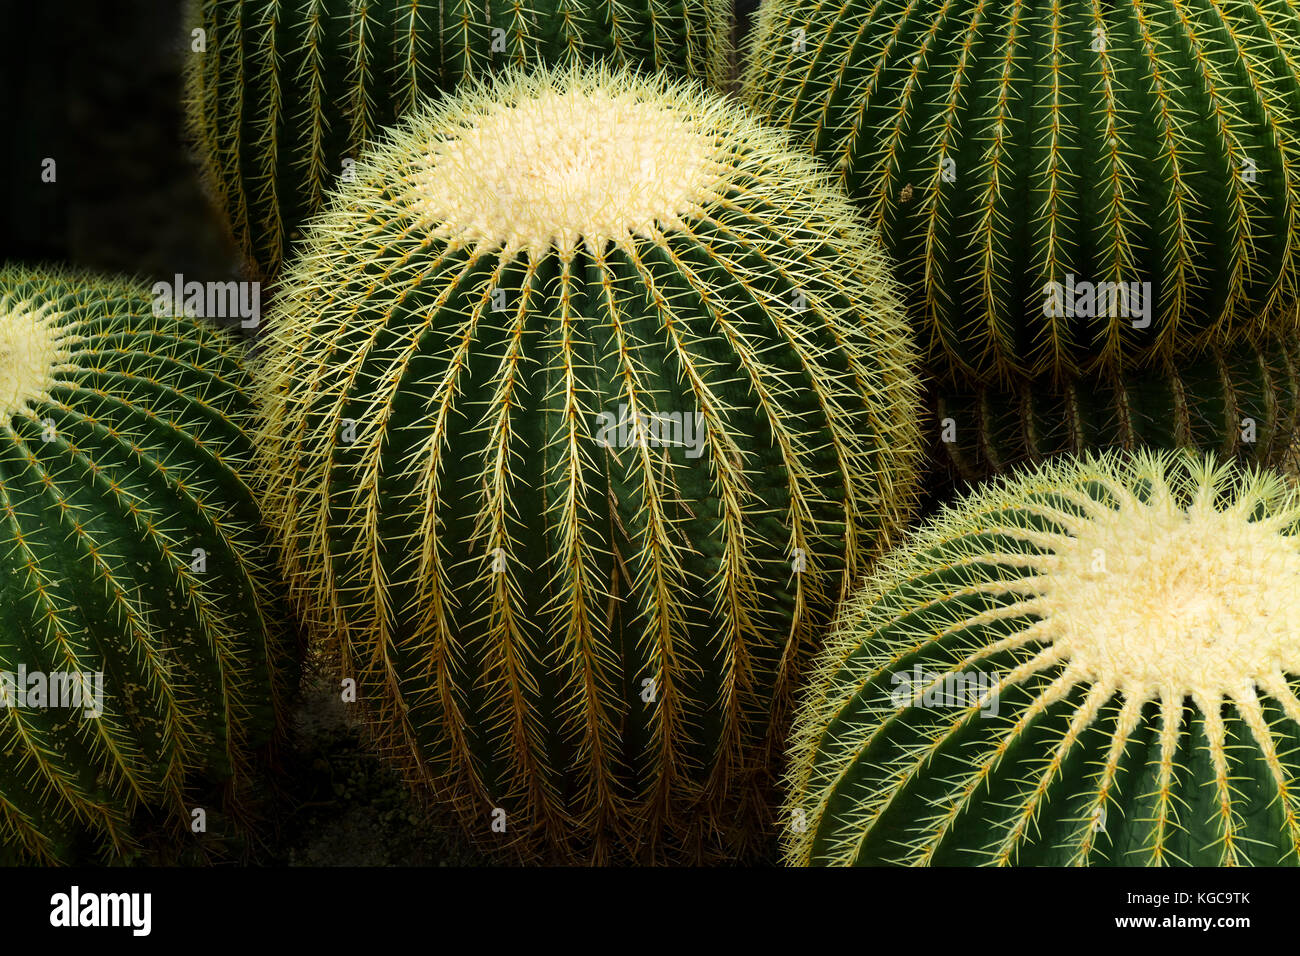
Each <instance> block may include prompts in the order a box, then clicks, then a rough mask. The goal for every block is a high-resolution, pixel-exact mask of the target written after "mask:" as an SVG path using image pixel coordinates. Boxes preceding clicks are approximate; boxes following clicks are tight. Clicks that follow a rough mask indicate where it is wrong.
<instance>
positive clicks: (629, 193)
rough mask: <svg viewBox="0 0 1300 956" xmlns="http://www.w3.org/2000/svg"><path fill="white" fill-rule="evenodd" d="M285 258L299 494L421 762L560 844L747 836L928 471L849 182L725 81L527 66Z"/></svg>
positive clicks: (361, 170) (280, 401)
mask: <svg viewBox="0 0 1300 956" xmlns="http://www.w3.org/2000/svg"><path fill="white" fill-rule="evenodd" d="M281 290H282V291H281V294H280V296H279V298H278V300H277V303H276V305H275V307H274V309H273V313H272V315H271V317H270V322H269V324H268V333H267V337H266V339H265V348H266V353H265V360H264V365H263V369H262V372H261V374H260V388H261V390H262V396H263V404H264V408H265V417H266V425H265V429H264V431H265V435H266V439H265V441H264V443H263V444H262V445H261V452H262V454H261V456H260V462H261V470H262V471H263V472H264V473H265V475H266V478H267V482H268V485H269V487H270V491H269V494H268V498H267V507H266V511H267V514H268V519H269V520H270V521H271V522H272V523H273V524H274V526H276V527H278V529H279V532H280V537H281V539H282V541H283V543H284V549H285V560H286V572H287V575H288V578H289V583H290V588H291V593H292V595H293V597H294V598H295V599H296V602H297V604H298V605H299V607H300V608H301V610H302V611H303V614H304V617H305V619H306V621H307V623H308V625H309V627H310V628H311V629H312V631H313V632H314V633H315V634H316V636H317V637H318V638H320V639H322V640H323V641H325V642H326V644H327V645H328V646H329V647H330V648H332V652H333V654H334V656H335V657H336V659H337V660H338V661H339V662H340V664H341V668H342V673H343V675H344V677H345V678H352V679H355V681H356V688H357V690H358V693H359V696H360V699H361V700H362V701H363V702H365V703H368V704H370V705H372V708H373V711H374V713H373V714H372V718H373V722H374V726H375V727H376V728H377V730H378V732H379V735H380V736H381V737H382V738H383V739H384V740H385V741H386V743H387V746H388V749H389V750H390V751H391V752H392V753H394V754H396V755H398V756H399V757H400V758H401V759H403V760H404V761H405V763H406V764H407V769H408V770H409V772H410V775H411V776H412V778H413V779H414V780H415V781H416V782H417V783H418V784H419V785H420V786H421V787H422V788H427V789H428V790H429V791H430V792H432V793H433V794H435V795H436V796H438V797H439V798H441V799H442V800H443V801H445V802H446V803H448V804H450V805H452V806H453V807H455V809H456V810H457V811H458V812H459V814H460V817H461V819H462V820H463V822H464V825H465V827H466V829H467V830H468V831H469V832H470V834H471V835H473V836H475V837H476V838H478V839H479V840H480V841H481V842H483V843H484V844H488V845H490V846H494V847H509V849H510V851H511V852H518V853H520V854H522V855H525V856H528V857H533V858H551V859H561V860H584V861H605V860H617V859H632V858H635V859H641V860H660V859H669V858H677V859H689V860H702V859H711V858H714V857H716V856H719V855H722V854H730V853H733V852H736V853H744V852H746V851H745V849H744V848H745V847H752V846H753V845H754V842H755V840H756V839H758V838H761V837H762V835H763V834H762V833H761V831H760V826H761V822H762V820H763V819H765V818H768V817H770V810H768V809H767V806H766V803H765V801H766V799H767V794H766V790H765V787H764V785H763V781H764V778H765V775H766V774H767V773H768V770H769V762H770V759H771V757H772V754H771V753H770V751H772V750H773V749H775V751H776V753H777V754H779V752H780V734H781V733H782V728H783V726H784V713H785V710H786V704H785V701H786V698H787V694H788V691H789V689H790V687H791V686H792V682H793V681H794V680H795V679H797V677H798V673H799V668H800V664H801V662H802V661H803V660H804V658H805V656H806V654H807V653H808V652H809V651H810V650H811V649H812V648H813V646H814V643H815V641H816V640H817V638H818V636H819V630H820V628H821V627H822V626H823V625H824V624H825V623H826V621H827V620H828V618H829V616H830V613H831V609H832V607H833V605H834V602H835V601H836V599H837V598H838V597H839V596H840V595H841V594H843V593H844V592H845V589H846V587H847V585H848V584H849V583H850V582H851V581H852V580H853V579H854V577H855V576H856V575H857V574H858V573H859V572H860V571H861V569H862V568H863V567H864V564H865V562H866V561H867V560H868V559H870V558H871V557H872V556H873V555H874V554H875V553H877V552H878V551H879V549H881V548H882V547H883V546H884V545H885V544H886V543H887V542H888V541H889V540H890V539H891V537H892V536H894V535H895V534H896V533H897V531H898V529H899V527H900V526H901V523H902V522H903V521H904V520H905V518H906V515H907V514H908V512H909V510H910V508H911V506H912V498H913V494H914V468H915V465H916V458H917V455H918V452H919V423H918V408H917V406H918V404H919V381H918V379H917V377H916V374H915V372H914V369H913V364H912V363H913V360H914V358H915V356H914V354H913V350H912V345H911V342H910V339H909V338H908V335H907V332H906V327H905V325H904V323H903V318H902V315H901V313H900V308H901V307H900V304H899V302H898V300H897V298H896V296H895V292H894V286H893V284H892V281H891V279H890V277H889V275H888V272H887V269H886V266H885V264H884V261H883V259H882V258H881V256H880V254H879V251H878V249H877V247H876V244H875V242H874V237H872V236H871V235H870V234H869V233H868V232H866V231H865V230H864V229H863V228H862V226H861V223H860V222H859V221H858V220H857V218H856V217H855V214H854V213H853V211H852V209H851V207H850V206H849V204H848V203H847V200H846V199H845V198H844V197H843V196H842V194H840V193H838V192H836V191H835V190H833V189H832V188H830V187H829V185H828V184H827V182H826V177H825V176H824V174H822V173H820V172H818V171H817V169H816V167H815V166H814V164H813V163H812V161H811V159H809V158H807V157H805V156H804V155H803V154H801V153H799V152H797V151H795V150H794V149H792V147H791V146H790V145H789V144H788V142H787V141H786V139H785V138H784V137H783V136H782V135H780V134H778V133H774V132H772V131H769V130H765V129H763V128H761V127H760V126H758V125H757V124H756V123H754V122H753V120H752V119H750V118H749V117H748V116H747V115H746V114H745V113H744V111H743V110H742V109H741V108H739V107H737V106H735V105H732V104H730V103H729V102H727V101H726V100H723V99H722V98H720V97H717V96H715V95H713V94H709V93H705V92H703V91H702V90H700V89H699V88H698V87H693V86H689V85H685V84H675V83H672V82H670V81H667V80H664V79H662V78H641V77H638V76H637V75H636V74H633V73H631V72H627V71H610V70H608V69H606V68H604V67H600V68H596V69H578V68H562V69H557V70H548V71H541V72H538V73H535V74H524V73H514V74H511V75H509V76H507V77H505V78H503V79H501V80H500V82H499V83H498V84H497V85H495V86H479V85H474V86H471V87H469V88H466V89H462V90H461V91H460V92H458V93H457V94H456V95H455V96H454V97H452V98H449V99H446V100H444V101H442V102H441V103H437V104H431V105H430V106H429V107H428V108H425V109H422V110H420V111H418V112H417V113H416V114H414V115H413V117H412V118H410V119H409V121H408V122H406V123H404V124H403V125H401V126H400V127H399V128H397V129H396V130H395V131H393V132H392V133H390V134H389V135H388V137H387V138H386V139H385V140H384V141H383V143H382V145H380V146H379V147H378V148H377V149H376V150H375V151H374V152H372V153H370V154H369V155H368V156H366V157H365V158H364V159H363V160H362V161H361V162H360V163H358V175H357V182H356V183H355V184H353V185H350V186H347V187H345V188H343V189H342V190H341V191H340V193H339V195H338V197H337V200H336V201H335V202H334V203H333V204H332V205H331V207H330V209H329V211H328V212H327V213H326V214H325V215H324V216H323V217H322V218H321V219H320V220H319V221H318V222H317V223H316V224H314V226H313V227H312V228H311V229H310V230H309V232H308V234H307V237H306V239H305V242H304V248H303V251H302V253H301V258H299V259H297V260H296V261H295V262H294V263H293V264H292V265H291V267H290V268H289V269H287V270H286V272H285V275H284V278H283V281H282V284H281ZM769 832H770V831H769ZM737 848H740V849H737Z"/></svg>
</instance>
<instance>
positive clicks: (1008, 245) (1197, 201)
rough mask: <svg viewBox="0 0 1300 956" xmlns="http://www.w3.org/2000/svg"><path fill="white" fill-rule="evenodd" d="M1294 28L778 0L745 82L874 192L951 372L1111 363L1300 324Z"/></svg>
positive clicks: (1080, 10)
mask: <svg viewBox="0 0 1300 956" xmlns="http://www.w3.org/2000/svg"><path fill="white" fill-rule="evenodd" d="M1297 36H1300V10H1297V9H1296V8H1294V7H1293V6H1290V5H1279V4H1267V5H1256V4H1223V3H1219V2H1217V0H1211V2H1208V3H1205V4H1200V5H1196V4H1188V3H1186V2H1183V0H1149V2H1141V0H1129V2H1124V3H1104V2H1101V0H1093V2H1090V3H1080V4H1067V3H1063V2H1060V0H1043V2H1027V0H1014V2H1008V3H996V4H995V3H989V2H987V0H942V2H941V0H926V2H921V3H915V2H907V3H905V2H903V0H884V2H869V0H849V2H847V3H845V4H822V3H819V2H816V0H764V3H763V6H762V8H761V12H760V16H759V23H758V26H757V28H756V31H755V34H754V39H753V43H752V46H751V49H750V51H749V58H748V63H747V67H746V73H745V77H744V80H743V88H744V97H745V99H746V100H747V101H748V102H749V103H750V104H751V105H752V106H754V107H755V108H756V109H758V110H759V111H760V113H761V114H762V115H764V116H765V117H766V118H768V119H769V120H770V121H772V122H775V123H778V124H780V125H784V126H787V127H789V128H790V129H791V130H792V131H793V132H794V133H795V134H796V135H797V136H798V137H801V138H802V139H804V140H806V142H807V143H808V144H809V145H810V146H811V148H812V149H813V150H814V151H815V152H816V153H817V154H818V155H819V156H820V157H821V158H822V159H823V160H824V161H825V162H826V163H828V164H829V165H831V166H833V167H834V168H835V169H836V170H837V171H838V173H839V175H840V176H841V177H842V179H843V181H844V183H845V185H846V187H847V189H848V191H849V193H850V194H851V195H852V196H853V197H854V198H855V199H856V200H857V201H858V202H859V203H860V204H861V205H862V206H863V208H865V209H866V210H867V211H868V212H869V215H870V219H871V222H872V224H873V225H875V226H876V227H877V228H878V229H879V230H880V232H881V236H882V242H883V244H884V246H885V248H886V249H887V250H888V251H889V252H890V253H892V254H893V257H894V259H895V260H896V261H897V263H898V277H899V279H900V280H901V281H903V282H904V283H905V284H907V285H908V286H909V287H910V288H912V289H914V290H915V295H914V297H913V299H912V301H911V303H910V305H911V306H912V307H913V309H914V313H915V316H916V319H917V321H918V322H920V323H921V324H922V327H923V329H924V332H925V336H926V338H927V339H928V342H926V343H923V344H924V345H926V346H927V347H928V349H929V352H930V365H931V366H932V368H933V369H934V371H935V372H936V373H942V374H943V375H945V376H946V377H948V378H950V379H967V380H980V381H981V382H984V383H987V382H988V381H989V380H990V378H991V377H992V376H997V377H999V378H1002V379H1004V380H1005V379H1010V378H1014V377H1017V376H1029V375H1040V374H1048V373H1050V374H1052V375H1054V376H1059V375H1062V374H1066V373H1078V372H1087V371H1092V370H1095V369H1106V370H1109V371H1111V372H1112V373H1118V372H1122V371H1124V370H1125V369H1127V368H1130V367H1132V366H1133V364H1134V363H1136V362H1137V361H1139V360H1147V359H1152V358H1154V357H1156V356H1165V357H1170V356H1174V355H1176V354H1180V353H1186V352H1188V351H1190V350H1194V349H1199V348H1202V347H1205V346H1207V345H1211V344H1222V343H1224V342H1227V341H1232V340H1234V339H1235V338H1236V337H1237V336H1238V335H1239V334H1241V333H1243V332H1251V333H1259V332H1261V331H1263V330H1264V329H1265V328H1267V327H1268V326H1269V323H1270V322H1275V321H1276V322H1285V328H1286V329H1287V330H1288V331H1292V332H1293V331H1294V329H1295V327H1296V322H1295V313H1294V312H1293V311H1283V312H1282V314H1281V315H1278V314H1276V313H1277V312H1278V310H1279V309H1281V310H1285V309H1286V307H1287V306H1289V305H1290V304H1291V303H1293V302H1294V300H1295V291H1296V276H1297V250H1300V221H1298V216H1297V213H1298V212H1300V152H1298V150H1300V139H1298V137H1300V127H1297V126H1296V124H1295V123H1294V122H1293V121H1292V117H1293V116H1294V115H1296V114H1297V113H1300V83H1298V78H1300V51H1297V49H1296V46H1295V38H1296V37H1297ZM1276 328H1278V329H1280V328H1281V326H1277V327H1276Z"/></svg>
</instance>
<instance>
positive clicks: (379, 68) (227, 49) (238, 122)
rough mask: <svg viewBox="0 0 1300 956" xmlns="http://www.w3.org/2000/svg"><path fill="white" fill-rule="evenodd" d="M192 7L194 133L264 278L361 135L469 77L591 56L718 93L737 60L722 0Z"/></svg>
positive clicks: (397, 0) (271, 2)
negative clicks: (694, 81)
mask: <svg viewBox="0 0 1300 956" xmlns="http://www.w3.org/2000/svg"><path fill="white" fill-rule="evenodd" d="M191 2H192V3H195V4H196V9H195V15H194V16H193V17H192V18H191V20H192V22H193V23H194V30H195V31H199V32H196V33H193V34H192V44H191V46H192V48H193V50H192V54H191V56H190V59H189V72H188V75H189V81H188V87H189V93H188V100H189V103H188V115H189V123H190V128H191V137H192V139H193V140H194V142H195V144H196V146H197V148H198V151H199V155H200V157H201V159H202V161H203V164H204V168H205V172H206V179H207V182H208V188H209V192H210V193H211V194H212V196H213V199H214V201H215V203H216V205H217V207H218V208H219V209H220V210H221V211H222V212H223V213H224V215H225V217H226V219H227V221H228V222H229V224H230V228H231V231H232V233H233V235H234V237H235V240H236V242H237V243H238V244H239V246H240V247H241V249H242V250H243V253H244V255H245V257H246V258H247V260H248V262H249V265H250V267H251V268H252V269H254V271H256V272H258V273H260V274H261V275H263V276H265V277H270V276H274V275H275V274H277V273H278V271H279V269H280V267H281V263H282V259H283V257H284V256H285V255H286V254H287V249H286V246H287V244H288V243H289V241H290V240H291V239H293V238H294V237H295V236H296V235H297V233H298V230H299V229H300V227H301V225H302V223H304V222H305V221H306V220H307V219H308V218H309V217H310V216H311V215H313V214H315V213H317V212H319V211H320V210H321V209H322V208H323V206H324V204H325V196H326V193H327V190H328V189H329V188H330V187H331V186H332V185H333V184H335V183H338V182H343V183H346V182H348V181H350V180H351V179H352V177H353V163H354V162H355V161H356V159H357V158H358V155H359V152H360V150H361V149H362V147H363V145H364V144H365V143H366V142H367V141H368V140H369V139H371V138H372V137H374V136H375V135H376V134H377V133H378V132H379V131H380V130H381V129H383V128H385V127H387V126H389V125H391V124H392V123H393V122H394V121H395V120H396V119H398V118H399V117H400V116H401V114H402V113H404V112H405V111H406V110H408V109H410V108H411V107H413V106H414V105H415V104H417V103H418V102H420V100H421V99H422V98H423V97H427V96H430V95H437V94H439V93H440V92H442V91H446V90H449V89H451V88H453V87H454V86H455V85H456V84H457V83H459V82H460V81H461V80H463V79H464V78H466V77H476V76H481V75H483V74H486V73H489V72H495V71H498V70H501V69H505V68H509V67H512V66H522V65H525V64H559V63H570V62H575V63H576V62H591V61H594V60H596V59H598V58H600V59H604V60H606V61H608V62H610V63H612V64H615V65H618V66H626V67H629V68H644V69H647V70H657V71H662V72H666V73H669V74H671V75H675V76H680V77H698V78H700V79H705V80H707V81H708V82H709V83H710V84H712V85H713V86H715V87H717V88H721V87H722V86H723V85H724V84H725V82H726V77H727V76H728V74H729V72H730V69H731V66H730V63H731V14H730V6H729V4H728V3H727V2H726V0H682V2H680V3H678V4H675V5H673V6H672V7H666V6H661V5H660V4H659V3H658V2H656V0H631V2H627V3H613V2H612V0H527V2H519V3H509V4H500V5H497V6H494V5H493V4H491V3H484V2H482V0H470V2H462V3H433V2H429V0H424V2H420V0H191Z"/></svg>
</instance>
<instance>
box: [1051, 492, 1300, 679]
mask: <svg viewBox="0 0 1300 956" xmlns="http://www.w3.org/2000/svg"><path fill="white" fill-rule="evenodd" d="M1153 480H1154V481H1155V482H1156V483H1155V484H1154V485H1153V488H1152V490H1151V492H1150V494H1149V497H1146V498H1139V497H1138V496H1137V495H1136V494H1134V492H1133V491H1131V490H1129V489H1127V488H1124V487H1123V486H1119V485H1116V486H1115V487H1114V489H1113V490H1114V494H1115V497H1114V500H1113V502H1112V503H1111V504H1110V505H1109V506H1107V507H1097V508H1095V509H1093V510H1092V512H1091V513H1089V514H1086V515H1082V516H1078V517H1075V518H1073V519H1072V522H1071V523H1072V527H1071V531H1072V532H1073V533H1072V535H1070V536H1063V537H1061V538H1060V539H1059V540H1058V541H1057V542H1056V544H1055V546H1054V547H1053V549H1052V551H1051V553H1050V554H1048V555H1044V556H1043V557H1042V558H1040V559H1039V560H1038V561H1036V562H1035V564H1036V565H1037V567H1036V568H1035V570H1037V571H1038V575H1037V577H1038V583H1037V584H1036V590H1037V591H1038V596H1037V598H1036V601H1037V604H1038V608H1039V611H1038V613H1039V614H1040V615H1041V616H1042V620H1043V622H1044V624H1043V626H1042V627H1040V628H1039V637H1040V639H1042V638H1050V641H1051V644H1050V648H1051V650H1050V653H1049V654H1047V655H1046V656H1045V658H1044V660H1043V661H1042V665H1043V666H1048V665H1049V662H1050V663H1051V664H1056V663H1058V662H1065V663H1066V670H1065V674H1066V675H1067V676H1069V677H1070V678H1071V679H1072V680H1085V681H1088V682H1090V683H1097V684H1105V685H1108V686H1109V687H1111V688H1113V689H1114V690H1117V691H1120V692H1122V693H1123V694H1125V695H1126V696H1135V697H1140V698H1142V699H1144V700H1149V699H1153V698H1156V697H1159V696H1161V695H1162V694H1164V695H1180V696H1186V697H1191V698H1192V699H1193V700H1196V701H1201V702H1204V703H1206V704H1208V703H1209V702H1212V701H1218V700H1220V699H1222V698H1224V697H1229V698H1231V697H1234V696H1238V695H1241V694H1242V693H1243V691H1244V690H1245V689H1247V688H1250V687H1251V686H1252V684H1253V683H1254V682H1255V681H1257V680H1262V681H1267V680H1268V679H1269V678H1270V677H1273V676H1277V675H1276V671H1277V668H1278V667H1281V668H1282V669H1283V670H1286V671H1289V672H1290V673H1298V674H1300V639H1298V638H1297V635H1300V553H1297V551H1296V542H1295V538H1294V535H1293V534H1292V533H1291V532H1290V531H1288V530H1287V529H1289V528H1291V526H1292V525H1294V522H1295V520H1296V519H1297V518H1298V517H1300V508H1298V507H1297V505H1296V504H1294V503H1292V504H1289V505H1288V506H1287V507H1286V508H1285V509H1283V511H1282V512H1281V513H1280V514H1278V515H1271V516H1270V520H1268V521H1260V520H1258V516H1257V515H1255V514H1253V513H1252V506H1253V505H1254V504H1255V503H1256V502H1257V500H1258V497H1259V493H1260V492H1259V489H1258V488H1254V487H1252V488H1249V490H1248V491H1246V493H1244V494H1243V495H1242V496H1241V497H1240V498H1238V499H1237V500H1236V501H1234V502H1232V506H1231V507H1229V508H1227V509H1226V510H1220V509H1221V508H1222V502H1216V501H1215V500H1214V495H1213V494H1212V492H1213V490H1214V483H1213V482H1212V481H1211V479H1210V478H1209V476H1208V475H1202V476H1201V478H1200V479H1199V481H1200V482H1201V483H1200V484H1199V485H1198V486H1197V488H1196V492H1195V493H1194V497H1193V498H1192V500H1191V501H1190V502H1189V503H1187V504H1185V505H1183V504H1180V503H1178V501H1177V500H1176V498H1175V495H1174V494H1173V493H1172V492H1171V491H1170V489H1169V487H1168V485H1167V484H1166V483H1165V482H1166V481H1168V480H1169V479H1168V477H1167V476H1164V475H1161V474H1160V473H1159V472H1155V473H1154V474H1153ZM1259 484H1260V487H1264V486H1266V485H1268V484H1269V482H1268V481H1263V480H1261V482H1260V483H1259Z"/></svg>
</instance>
